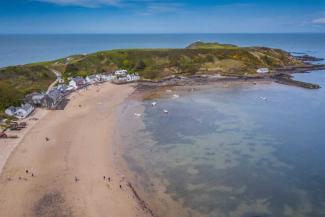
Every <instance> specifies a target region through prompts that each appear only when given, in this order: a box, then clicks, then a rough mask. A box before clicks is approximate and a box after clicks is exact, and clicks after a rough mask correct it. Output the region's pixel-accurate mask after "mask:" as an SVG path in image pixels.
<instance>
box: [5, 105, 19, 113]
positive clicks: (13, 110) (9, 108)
mask: <svg viewBox="0 0 325 217" xmlns="http://www.w3.org/2000/svg"><path fill="white" fill-rule="evenodd" d="M6 110H10V111H12V112H15V111H16V110H17V108H16V107H15V106H10V107H8V108H7V109H6Z"/></svg>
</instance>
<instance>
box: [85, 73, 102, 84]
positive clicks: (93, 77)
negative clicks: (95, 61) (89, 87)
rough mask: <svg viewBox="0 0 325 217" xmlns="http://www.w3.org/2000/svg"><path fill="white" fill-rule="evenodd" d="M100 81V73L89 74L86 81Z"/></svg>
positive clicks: (91, 82)
mask: <svg viewBox="0 0 325 217" xmlns="http://www.w3.org/2000/svg"><path fill="white" fill-rule="evenodd" d="M99 81H100V78H99V76H98V75H89V76H87V77H86V82H87V83H88V84H95V83H98V82H99Z"/></svg>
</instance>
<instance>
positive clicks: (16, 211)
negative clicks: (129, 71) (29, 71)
mask: <svg viewBox="0 0 325 217" xmlns="http://www.w3.org/2000/svg"><path fill="white" fill-rule="evenodd" d="M132 92H133V88H132V87H131V86H125V85H123V86H117V85H113V84H109V83H106V84H102V85H100V86H93V87H91V88H89V89H88V90H85V91H84V90H82V91H80V92H79V93H74V94H72V95H71V96H70V102H69V104H68V105H67V107H66V108H65V109H64V110H59V111H49V112H48V114H46V115H45V116H44V117H43V118H42V119H41V120H39V121H38V122H37V123H36V124H35V125H34V126H33V127H31V128H30V129H29V130H28V132H27V133H26V135H25V136H24V137H23V138H22V140H21V141H20V143H19V145H18V146H17V147H16V148H15V149H14V151H13V152H12V154H11V155H10V157H9V158H8V160H7V161H6V164H5V166H4V168H3V171H2V173H1V176H0V213H1V216H4V217H16V216H17V217H21V216H24V217H29V216H37V217H38V216H39V217H41V216H42V217H47V216H51V217H68V216H78V217H79V216H81V217H83V216H87V217H90V216H91V217H96V216H105V217H106V216H110V217H122V216H123V217H129V216H130V217H133V216H139V217H140V216H141V217H145V216H150V215H151V214H150V213H149V211H148V210H146V209H145V208H143V206H141V203H140V202H139V201H138V199H137V198H136V196H135V195H134V192H133V191H132V189H131V188H130V187H129V186H128V183H127V180H125V179H124V176H123V174H121V173H120V172H119V170H118V167H119V165H116V162H115V161H114V153H113V148H114V147H113V146H114V144H115V143H114V142H113V139H112V138H113V134H116V133H117V132H118V131H117V130H116V122H117V116H116V110H117V107H118V106H119V105H120V104H121V103H122V102H123V101H124V99H125V98H126V97H127V96H128V95H129V94H131V93H132ZM46 137H48V139H49V140H48V141H47V140H46ZM26 170H28V171H26ZM104 176H105V180H104ZM108 177H110V181H109V180H108Z"/></svg>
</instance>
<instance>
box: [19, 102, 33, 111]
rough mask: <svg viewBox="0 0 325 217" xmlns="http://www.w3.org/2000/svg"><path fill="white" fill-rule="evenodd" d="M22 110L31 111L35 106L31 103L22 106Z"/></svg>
mask: <svg viewBox="0 0 325 217" xmlns="http://www.w3.org/2000/svg"><path fill="white" fill-rule="evenodd" d="M21 108H22V109H24V110H26V111H27V110H29V109H32V108H33V106H32V105H31V104H29V103H26V104H24V105H22V106H21Z"/></svg>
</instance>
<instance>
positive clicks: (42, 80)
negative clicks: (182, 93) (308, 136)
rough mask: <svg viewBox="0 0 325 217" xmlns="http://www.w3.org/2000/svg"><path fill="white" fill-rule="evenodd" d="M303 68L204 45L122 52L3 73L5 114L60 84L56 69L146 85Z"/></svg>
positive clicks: (66, 74)
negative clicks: (132, 78) (130, 76)
mask: <svg viewBox="0 0 325 217" xmlns="http://www.w3.org/2000/svg"><path fill="white" fill-rule="evenodd" d="M300 65H301V66H303V65H304V63H303V61H301V60H298V59H297V58H294V57H293V56H292V55H290V54H289V53H288V52H285V51H283V50H280V49H273V48H266V47H239V46H236V45H230V44H219V43H204V42H195V43H193V44H191V45H189V46H188V47H186V48H184V49H124V50H122V49H121V50H110V51H101V52H97V53H93V54H88V55H74V56H70V57H67V58H63V59H58V60H55V61H51V62H41V63H34V64H28V65H19V66H12V67H6V68H2V69H0V111H4V109H5V108H6V107H8V106H10V105H18V104H20V103H21V102H22V100H23V98H24V96H25V95H26V94H28V93H31V92H34V91H42V90H46V89H47V87H48V86H49V85H50V83H51V82H53V81H54V80H55V75H54V74H53V73H52V71H51V69H55V70H57V71H60V72H61V73H62V77H63V78H64V79H65V80H68V78H70V77H75V76H82V77H85V76H87V75H90V74H96V73H106V72H112V71H114V70H117V69H126V70H128V71H129V72H131V73H138V74H139V75H140V76H141V78H142V79H147V80H160V79H163V78H166V77H169V76H171V75H182V76H189V75H195V74H220V75H224V76H253V75H255V74H256V69H257V68H260V67H267V68H269V69H271V71H272V70H273V69H276V68H282V67H287V66H300Z"/></svg>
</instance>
